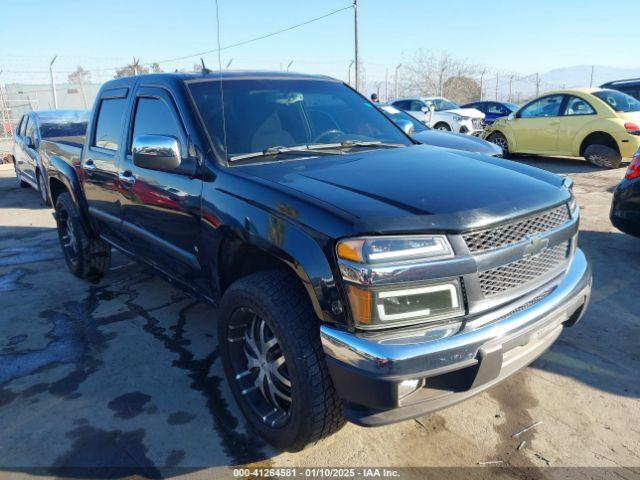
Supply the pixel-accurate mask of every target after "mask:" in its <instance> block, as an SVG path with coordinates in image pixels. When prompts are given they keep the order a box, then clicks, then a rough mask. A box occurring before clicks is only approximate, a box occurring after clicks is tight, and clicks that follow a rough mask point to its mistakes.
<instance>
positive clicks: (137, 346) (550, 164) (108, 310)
mask: <svg viewBox="0 0 640 480" xmlns="http://www.w3.org/2000/svg"><path fill="white" fill-rule="evenodd" d="M520 161H524V160H520ZM530 163H532V164H534V165H537V166H540V167H542V168H546V169H549V170H552V171H554V172H557V173H570V174H572V175H573V177H574V179H575V181H576V186H575V191H576V194H577V197H578V200H579V203H580V205H581V207H582V215H583V217H582V224H581V233H580V244H581V247H582V248H583V249H584V250H585V251H586V253H587V256H588V257H589V258H590V259H591V261H592V262H593V268H594V290H593V296H592V300H591V305H590V307H589V310H588V311H587V314H586V316H585V317H584V319H583V320H582V322H581V323H580V324H579V325H578V326H576V327H575V328H573V329H569V330H567V331H565V332H564V333H563V334H562V336H561V337H560V339H559V340H558V342H557V343H556V344H555V345H554V346H553V347H552V348H551V350H550V351H548V352H547V353H546V354H545V355H544V356H543V357H541V358H540V359H539V360H538V361H536V362H535V363H534V364H533V365H532V366H531V367H529V368H527V369H526V370H524V371H522V372H521V373H519V374H518V375H516V376H515V377H513V378H512V379H510V380H509V381H508V382H506V383H503V384H502V385H500V386H498V387H496V388H494V389H492V390H490V391H489V392H486V393H484V394H482V395H480V396H478V397H475V398H474V399H472V400H469V401H467V402H464V403H462V404H460V405H457V406H454V407H450V408H449V409H447V410H444V411H441V412H439V413H437V414H434V415H430V416H427V417H424V418H420V419H418V420H415V421H407V422H404V423H400V424H397V425H392V426H388V427H383V428H378V429H364V428H359V427H356V426H353V425H347V426H346V427H345V428H344V429H343V430H342V431H340V432H339V433H338V434H337V435H335V436H334V437H332V438H330V439H328V440H326V441H324V442H322V443H320V444H319V445H317V446H315V447H313V448H310V449H308V450H305V451H304V452H302V453H298V454H288V453H279V452H275V451H273V450H272V449H270V448H269V447H267V446H266V445H264V444H263V443H262V442H261V441H259V440H258V439H257V438H255V437H254V436H253V435H252V434H251V433H249V432H248V431H247V430H246V428H245V425H244V423H243V421H242V419H241V416H240V415H239V412H238V411H237V410H236V408H235V405H234V403H233V400H232V399H231V396H230V393H229V391H228V389H227V387H226V384H225V381H224V378H223V375H222V372H221V368H220V361H219V359H218V356H217V353H216V338H215V328H214V324H215V316H216V311H215V310H213V309H211V308H210V307H208V306H207V305H204V304H201V303H198V302H195V301H194V300H192V299H191V298H189V297H188V296H186V295H185V294H183V293H182V292H181V291H179V290H176V289H175V288H173V287H171V286H170V285H169V284H167V283H165V282H164V281H162V280H160V279H158V278H155V277H154V276H153V275H151V274H150V273H149V272H147V271H146V270H145V269H143V268H142V267H140V266H138V265H136V264H133V263H130V262H128V261H127V260H126V259H125V258H124V257H121V256H119V255H115V256H114V262H113V266H112V271H111V272H110V273H109V274H108V275H107V276H106V277H105V279H104V280H103V281H102V282H101V283H99V284H97V285H90V284H87V283H84V282H82V281H80V280H78V279H76V278H75V277H73V276H72V275H71V274H70V273H68V271H67V269H66V266H65V264H64V261H63V259H62V256H61V252H60V248H59V245H58V240H57V236H56V232H55V230H54V221H53V218H52V211H51V210H50V209H48V208H44V207H41V206H39V204H38V194H37V193H36V192H35V191H33V190H31V189H22V188H19V187H18V185H17V182H16V180H15V177H14V174H13V169H12V167H10V166H0V476H1V477H11V478H14V477H16V476H19V475H21V474H22V473H24V474H37V475H39V476H43V477H44V476H47V475H51V476H81V477H96V476H100V475H101V473H100V471H98V470H93V469H98V468H101V467H109V468H113V470H109V472H110V475H121V476H125V475H130V474H134V473H138V474H142V475H146V476H158V475H161V474H162V475H167V476H180V475H185V476H193V477H197V478H215V477H216V475H220V474H223V473H224V474H225V476H226V477H230V476H231V470H227V469H230V468H233V467H234V466H242V465H246V464H251V465H252V466H261V467H280V466H299V467H305V466H309V467H320V466H336V467H339V466H387V467H394V466H395V467H418V466H438V467H459V466H469V467H471V466H476V465H477V464H478V462H484V461H502V462H503V463H501V464H500V465H498V467H497V468H495V469H494V468H490V467H482V468H477V469H476V470H475V472H476V473H477V472H478V471H482V472H483V474H485V473H486V474H487V475H489V474H490V473H496V472H501V473H504V474H505V475H508V476H515V477H518V476H526V478H541V477H542V478H543V477H545V476H552V477H558V478H560V477H563V478H566V471H562V470H554V469H547V468H543V469H541V470H537V469H527V470H522V469H519V468H518V467H547V465H550V466H552V467H554V466H555V467H557V466H562V467H620V468H618V469H617V470H615V472H614V471H613V470H597V469H596V470H585V471H581V472H582V473H583V474H584V475H586V477H584V478H588V477H589V476H592V475H591V474H593V476H603V475H605V474H606V475H608V473H616V474H617V475H620V476H622V477H624V478H639V477H640V402H639V401H638V397H639V396H640V382H639V380H640V373H639V372H640V347H639V345H640V343H639V339H640V302H638V287H637V286H638V285H640V273H639V272H640V269H639V268H638V266H639V265H640V240H637V239H634V238H632V237H629V236H627V235H624V234H621V233H619V232H617V231H615V230H614V229H613V227H612V226H611V224H610V223H609V220H608V210H609V205H610V201H611V192H612V191H613V188H614V187H615V185H616V184H617V183H618V181H619V180H620V178H621V176H622V175H623V173H624V170H623V169H619V170H614V171H602V170H598V169H595V168H592V167H590V166H588V165H587V164H585V163H584V162H583V161H580V160H565V159H556V160H550V159H537V160H532V161H531V162H530ZM538 420H542V421H543V422H544V423H543V424H541V425H539V426H537V427H536V428H534V429H532V430H530V431H528V432H526V433H525V434H523V435H521V436H520V437H518V438H512V437H511V435H512V434H513V433H514V432H517V431H518V430H520V429H522V428H523V427H525V426H527V425H530V424H532V423H534V422H536V421H538ZM522 440H525V441H526V444H525V446H524V447H523V448H522V449H521V450H517V449H516V447H517V446H518V444H519V443H520V442H521V441H522ZM423 473H424V472H420V471H419V470H404V471H403V477H404V476H406V477H415V478H423ZM596 474H597V475H596ZM102 475H104V472H102Z"/></svg>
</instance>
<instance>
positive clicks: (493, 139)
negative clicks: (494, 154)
mask: <svg viewBox="0 0 640 480" xmlns="http://www.w3.org/2000/svg"><path fill="white" fill-rule="evenodd" d="M487 142H490V143H493V144H494V145H497V146H498V147H500V148H501V149H502V155H503V156H505V157H506V156H507V155H509V141H508V140H507V137H505V136H504V135H503V134H502V133H501V132H495V133H492V134H491V135H489V138H487Z"/></svg>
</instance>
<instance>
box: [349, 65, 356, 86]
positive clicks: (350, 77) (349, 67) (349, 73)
mask: <svg viewBox="0 0 640 480" xmlns="http://www.w3.org/2000/svg"><path fill="white" fill-rule="evenodd" d="M354 63H355V62H354V61H353V60H351V63H349V69H348V73H347V77H348V78H349V80H348V81H347V83H348V84H349V85H351V67H353V64H354Z"/></svg>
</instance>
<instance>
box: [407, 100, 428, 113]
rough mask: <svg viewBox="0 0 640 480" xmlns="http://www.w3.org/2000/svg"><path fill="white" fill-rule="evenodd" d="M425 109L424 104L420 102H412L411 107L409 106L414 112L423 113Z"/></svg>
mask: <svg viewBox="0 0 640 480" xmlns="http://www.w3.org/2000/svg"><path fill="white" fill-rule="evenodd" d="M424 107H425V104H424V102H422V101H420V100H411V105H409V110H411V111H412V112H421V111H422V109H423V108H424Z"/></svg>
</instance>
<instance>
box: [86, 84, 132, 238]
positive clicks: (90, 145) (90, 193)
mask: <svg viewBox="0 0 640 480" xmlns="http://www.w3.org/2000/svg"><path fill="white" fill-rule="evenodd" d="M128 102H129V89H128V88H114V89H109V90H105V91H103V92H102V94H101V96H100V98H98V99H96V108H95V109H94V118H93V119H92V127H91V132H90V138H88V139H87V145H86V148H85V151H84V152H83V159H82V172H83V173H82V176H83V185H84V192H85V197H86V199H87V204H88V207H89V212H90V213H91V217H92V219H93V221H95V222H96V224H97V227H98V229H99V231H100V233H101V234H103V235H104V236H105V237H107V238H110V239H111V240H113V241H116V242H117V243H122V241H123V239H124V237H123V235H122V232H121V213H120V193H119V181H118V164H119V163H120V160H121V157H122V151H123V150H124V148H125V145H123V144H122V143H123V142H122V141H121V139H122V138H123V136H124V135H125V129H124V123H125V122H124V120H125V112H126V110H127V106H128Z"/></svg>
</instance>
